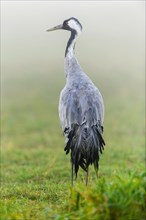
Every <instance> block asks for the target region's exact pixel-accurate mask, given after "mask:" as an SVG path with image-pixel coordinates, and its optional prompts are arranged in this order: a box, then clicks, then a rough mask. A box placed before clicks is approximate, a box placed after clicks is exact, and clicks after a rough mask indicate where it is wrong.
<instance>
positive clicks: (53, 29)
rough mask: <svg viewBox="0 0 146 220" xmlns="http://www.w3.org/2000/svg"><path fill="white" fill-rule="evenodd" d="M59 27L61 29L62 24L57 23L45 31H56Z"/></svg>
mask: <svg viewBox="0 0 146 220" xmlns="http://www.w3.org/2000/svg"><path fill="white" fill-rule="evenodd" d="M60 29H63V25H62V24H60V25H57V26H56V27H53V28H50V29H48V30H47V31H56V30H60Z"/></svg>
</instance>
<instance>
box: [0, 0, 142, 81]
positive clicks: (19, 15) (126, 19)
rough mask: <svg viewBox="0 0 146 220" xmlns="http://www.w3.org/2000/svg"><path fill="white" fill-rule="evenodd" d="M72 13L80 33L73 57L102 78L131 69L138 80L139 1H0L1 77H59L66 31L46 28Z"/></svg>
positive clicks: (139, 51) (140, 47) (139, 67)
mask: <svg viewBox="0 0 146 220" xmlns="http://www.w3.org/2000/svg"><path fill="white" fill-rule="evenodd" d="M72 16H73V17H76V18H78V19H79V21H80V22H81V24H82V26H83V32H82V34H81V36H80V38H79V39H78V41H77V44H76V56H77V57H78V60H79V62H80V64H81V66H82V67H83V69H84V70H85V72H88V75H92V74H93V75H94V74H95V75H96V77H97V78H98V76H99V77H101V75H102V77H103V80H104V81H106V79H108V78H110V77H112V76H113V75H112V73H114V74H123V75H124V76H126V75H128V74H134V75H137V76H138V77H140V78H141V79H142V80H144V64H145V57H144V56H145V54H144V47H145V33H144V31H145V28H144V27H145V1H2V2H1V70H2V78H3V79H5V78H13V77H14V76H16V75H17V76H19V77H21V76H22V75H23V76H24V75H25V76H26V77H27V75H30V74H34V77H35V74H43V75H44V74H48V75H49V74H54V75H55V74H56V77H58V76H59V77H64V76H63V75H62V72H63V70H64V68H63V58H64V51H65V47H66V43H67V40H68V37H69V33H68V32H66V31H56V32H51V33H47V32H46V29H48V28H51V27H53V26H55V25H58V24H60V23H62V22H63V21H64V20H65V19H67V18H69V17H72Z"/></svg>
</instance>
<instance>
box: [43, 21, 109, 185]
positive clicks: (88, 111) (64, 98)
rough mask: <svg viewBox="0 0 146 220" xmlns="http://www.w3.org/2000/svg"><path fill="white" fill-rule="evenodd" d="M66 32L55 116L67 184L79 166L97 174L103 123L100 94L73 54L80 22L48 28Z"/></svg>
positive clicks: (102, 144)
mask: <svg viewBox="0 0 146 220" xmlns="http://www.w3.org/2000/svg"><path fill="white" fill-rule="evenodd" d="M59 29H63V30H67V31H70V32H71V36H70V38H69V40H68V43H67V46H66V51H65V64H64V65H65V73H66V85H65V87H64V88H63V90H62V91H61V93H60V100H59V117H60V122H61V126H62V130H63V133H64V136H65V139H66V146H65V148H64V150H65V151H66V154H68V153H69V152H70V151H71V165H72V169H71V170H72V171H71V182H72V185H73V179H74V173H75V175H76V177H77V173H78V170H79V167H81V168H82V169H83V170H84V171H85V172H86V185H87V184H88V168H89V165H90V164H91V165H92V164H94V168H95V171H96V174H97V172H98V162H99V156H100V154H101V153H102V151H103V149H104V145H105V142H104V139H103V136H102V135H103V122H104V104H103V99H102V96H101V93H100V92H99V90H98V89H97V88H96V86H95V85H94V84H93V82H92V81H91V80H90V78H89V77H88V76H87V75H86V74H85V73H84V71H83V70H82V68H81V67H80V65H79V63H78V61H77V59H76V57H75V53H74V49H75V43H76V39H77V37H78V36H79V34H80V33H81V31H82V25H81V24H80V22H79V21H78V20H77V19H76V18H74V17H71V18H69V19H67V20H65V21H64V22H63V24H61V25H58V26H56V27H53V28H51V29H48V30H47V31H54V30H59Z"/></svg>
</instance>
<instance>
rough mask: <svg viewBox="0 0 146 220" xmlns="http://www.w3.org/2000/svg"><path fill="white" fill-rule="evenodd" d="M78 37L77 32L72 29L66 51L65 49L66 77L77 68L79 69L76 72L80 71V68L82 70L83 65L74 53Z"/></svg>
mask: <svg viewBox="0 0 146 220" xmlns="http://www.w3.org/2000/svg"><path fill="white" fill-rule="evenodd" d="M77 37H78V34H77V32H76V31H74V30H72V31H71V36H70V38H69V40H68V43H67V46H66V51H65V60H64V61H65V63H64V67H65V73H66V77H67V76H69V75H72V74H74V73H75V70H78V71H76V72H79V70H81V67H80V65H79V63H78V61H77V59H76V57H75V53H74V49H75V43H76V39H77Z"/></svg>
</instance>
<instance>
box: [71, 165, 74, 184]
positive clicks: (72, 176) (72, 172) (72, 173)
mask: <svg viewBox="0 0 146 220" xmlns="http://www.w3.org/2000/svg"><path fill="white" fill-rule="evenodd" d="M73 178H74V167H73V163H71V186H72V187H73Z"/></svg>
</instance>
